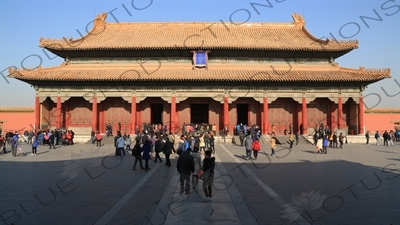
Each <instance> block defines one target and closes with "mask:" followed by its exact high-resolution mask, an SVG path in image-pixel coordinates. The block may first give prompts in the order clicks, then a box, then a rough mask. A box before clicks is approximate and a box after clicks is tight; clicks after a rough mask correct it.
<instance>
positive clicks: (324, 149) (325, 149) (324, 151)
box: [321, 137, 329, 154]
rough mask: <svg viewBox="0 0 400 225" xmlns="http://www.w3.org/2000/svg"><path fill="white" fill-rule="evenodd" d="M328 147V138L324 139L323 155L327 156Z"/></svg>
mask: <svg viewBox="0 0 400 225" xmlns="http://www.w3.org/2000/svg"><path fill="white" fill-rule="evenodd" d="M328 145H329V140H328V138H327V137H324V142H323V146H322V152H321V154H324V153H325V154H326V153H327V151H328Z"/></svg>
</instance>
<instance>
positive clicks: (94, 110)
mask: <svg viewBox="0 0 400 225" xmlns="http://www.w3.org/2000/svg"><path fill="white" fill-rule="evenodd" d="M92 129H93V130H94V131H97V130H98V128H97V97H96V96H94V97H93V103H92Z"/></svg>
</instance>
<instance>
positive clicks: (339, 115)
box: [337, 97, 343, 129]
mask: <svg viewBox="0 0 400 225" xmlns="http://www.w3.org/2000/svg"><path fill="white" fill-rule="evenodd" d="M342 113H343V100H342V97H339V98H338V118H337V121H338V129H341V128H342V118H343V117H342V116H343V114H342Z"/></svg>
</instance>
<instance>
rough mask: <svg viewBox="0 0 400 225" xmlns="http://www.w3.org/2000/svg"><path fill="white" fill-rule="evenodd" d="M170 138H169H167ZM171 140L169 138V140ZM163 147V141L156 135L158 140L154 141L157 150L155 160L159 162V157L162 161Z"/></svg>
mask: <svg viewBox="0 0 400 225" xmlns="http://www.w3.org/2000/svg"><path fill="white" fill-rule="evenodd" d="M167 140H168V138H167ZM168 142H169V140H168ZM161 148H162V143H161V140H160V138H159V137H158V136H157V137H156V141H155V142H154V151H155V152H156V157H154V162H157V159H158V160H160V163H162V159H161V157H160V152H161Z"/></svg>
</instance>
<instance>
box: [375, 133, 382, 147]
mask: <svg viewBox="0 0 400 225" xmlns="http://www.w3.org/2000/svg"><path fill="white" fill-rule="evenodd" d="M380 138H381V135H380V134H379V131H376V133H375V140H376V145H379V139H380Z"/></svg>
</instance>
